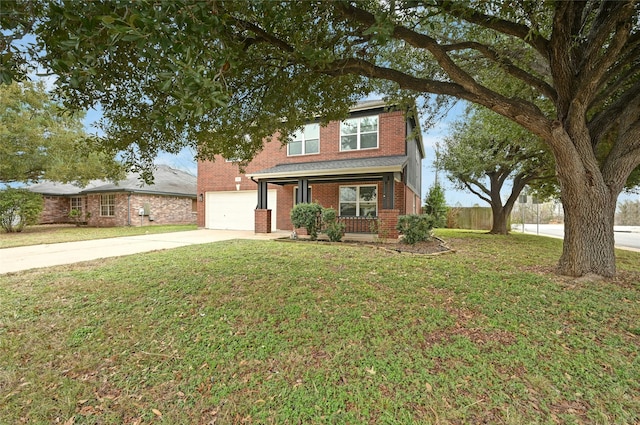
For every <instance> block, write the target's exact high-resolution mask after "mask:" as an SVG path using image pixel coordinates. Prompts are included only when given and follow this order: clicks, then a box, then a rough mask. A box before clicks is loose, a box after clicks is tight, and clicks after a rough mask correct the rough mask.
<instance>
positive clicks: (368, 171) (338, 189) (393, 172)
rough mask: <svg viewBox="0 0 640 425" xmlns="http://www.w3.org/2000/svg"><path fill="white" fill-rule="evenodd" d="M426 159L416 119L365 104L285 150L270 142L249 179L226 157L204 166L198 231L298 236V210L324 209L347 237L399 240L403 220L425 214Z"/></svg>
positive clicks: (312, 126) (313, 128)
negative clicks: (294, 215)
mask: <svg viewBox="0 0 640 425" xmlns="http://www.w3.org/2000/svg"><path fill="white" fill-rule="evenodd" d="M409 115H412V114H409ZM413 115H415V114H413ZM423 159H424V147H423V145H422V139H421V136H420V128H419V124H418V122H417V121H416V120H415V119H414V118H413V117H410V118H407V114H405V111H403V110H399V109H398V108H394V107H388V106H387V105H386V104H385V103H384V102H382V101H366V102H362V103H359V104H358V105H357V106H355V107H354V108H352V109H351V112H350V117H349V118H348V119H346V120H344V121H340V122H339V121H333V122H330V123H329V124H328V125H327V126H324V127H322V126H320V124H319V120H317V121H316V122H311V123H309V124H307V125H306V126H305V127H304V128H303V129H302V130H301V131H299V132H298V133H297V134H296V135H295V136H294V138H293V139H292V140H291V141H290V142H289V143H288V144H287V145H286V146H281V145H280V144H279V143H277V142H272V143H266V144H265V147H264V149H263V150H262V151H261V152H260V153H259V154H258V155H257V156H256V157H255V158H254V159H253V161H252V162H251V163H250V164H249V165H248V166H247V167H245V173H244V174H243V173H240V171H239V168H238V165H237V164H236V163H234V162H232V161H229V160H225V159H224V158H221V157H217V158H215V161H200V162H199V163H198V194H199V195H198V201H199V202H198V225H199V226H200V227H205V228H210V229H242V230H254V231H255V232H256V233H268V232H271V231H273V230H276V229H279V230H292V228H293V226H292V224H291V219H290V212H291V209H292V208H293V206H294V205H295V204H297V203H300V202H318V203H319V204H321V205H322V206H323V207H333V208H335V209H336V210H337V212H338V215H339V217H340V220H341V221H343V222H345V223H346V225H347V230H346V231H347V233H350V232H363V233H375V232H376V231H377V232H378V233H380V234H381V235H384V236H388V237H397V231H396V230H395V226H396V223H397V220H398V216H400V215H404V214H418V213H420V211H421V181H422V175H421V172H422V160H423Z"/></svg>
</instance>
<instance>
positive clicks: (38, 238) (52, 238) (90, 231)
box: [0, 224, 198, 248]
mask: <svg viewBox="0 0 640 425" xmlns="http://www.w3.org/2000/svg"><path fill="white" fill-rule="evenodd" d="M197 228H198V227H197V226H196V225H195V224H174V225H157V226H155V225H154V226H138V227H133V226H129V227H86V226H82V227H77V226H74V225H71V224H64V225H56V224H46V225H38V226H27V227H25V229H24V230H23V231H22V232H20V233H5V232H3V231H2V230H0V248H10V247H16V246H27V245H40V244H51V243H59V242H74V241H86V240H91V239H105V238H117V237H120V236H137V235H146V234H148V233H169V232H182V231H186V230H195V229H197Z"/></svg>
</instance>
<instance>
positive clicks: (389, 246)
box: [278, 237, 455, 255]
mask: <svg viewBox="0 0 640 425" xmlns="http://www.w3.org/2000/svg"><path fill="white" fill-rule="evenodd" d="M278 240H279V241H283V242H303V243H304V242H316V243H336V244H350V245H355V246H363V247H364V246H366V247H371V248H379V249H385V250H387V251H394V252H403V253H411V254H422V255H438V254H443V253H447V252H455V251H454V250H453V249H451V248H450V247H449V245H448V244H447V243H446V242H445V241H444V240H442V239H440V238H435V237H434V238H432V239H431V240H429V241H424V242H418V243H415V244H413V245H411V244H407V243H403V242H397V243H393V242H363V241H350V240H343V241H342V242H329V241H328V240H324V239H318V240H317V241H312V240H310V239H308V238H306V237H300V238H298V239H295V240H293V239H290V238H282V239H278Z"/></svg>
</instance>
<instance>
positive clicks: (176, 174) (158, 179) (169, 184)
mask: <svg viewBox="0 0 640 425" xmlns="http://www.w3.org/2000/svg"><path fill="white" fill-rule="evenodd" d="M153 177H154V181H153V184H151V185H147V184H145V183H144V182H142V181H141V180H140V177H139V174H137V173H129V174H128V175H127V177H126V178H125V179H124V180H120V181H119V182H117V183H113V182H109V181H104V180H92V181H91V182H89V184H88V185H87V186H85V187H84V188H82V187H78V186H74V185H72V184H62V183H54V182H42V183H39V184H35V185H32V186H29V187H28V189H29V190H30V191H32V192H36V193H41V194H43V195H83V194H88V193H104V192H135V193H148V194H158V195H173V196H189V197H195V196H196V191H197V188H196V177H195V176H193V175H191V174H189V173H187V172H184V171H180V170H176V169H174V168H171V167H169V166H167V165H158V166H157V169H156V170H155V171H154V172H153Z"/></svg>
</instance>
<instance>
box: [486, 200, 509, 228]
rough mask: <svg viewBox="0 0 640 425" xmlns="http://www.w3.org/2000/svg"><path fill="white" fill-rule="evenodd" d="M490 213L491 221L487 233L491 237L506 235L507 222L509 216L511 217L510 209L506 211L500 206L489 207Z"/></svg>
mask: <svg viewBox="0 0 640 425" xmlns="http://www.w3.org/2000/svg"><path fill="white" fill-rule="evenodd" d="M491 212H492V214H493V220H492V225H491V230H490V231H489V233H491V234H492V235H507V234H509V229H508V228H507V224H508V222H509V216H510V215H511V208H509V209H508V211H507V208H506V207H503V206H502V205H493V204H492V205H491Z"/></svg>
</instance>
